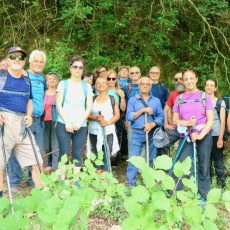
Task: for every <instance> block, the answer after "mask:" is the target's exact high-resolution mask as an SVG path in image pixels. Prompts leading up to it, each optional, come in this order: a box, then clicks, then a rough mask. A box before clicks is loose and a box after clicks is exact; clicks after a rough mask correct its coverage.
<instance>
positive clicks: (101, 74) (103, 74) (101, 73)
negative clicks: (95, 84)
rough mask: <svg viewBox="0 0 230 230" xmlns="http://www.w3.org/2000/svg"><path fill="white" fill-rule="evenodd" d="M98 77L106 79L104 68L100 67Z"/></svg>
mask: <svg viewBox="0 0 230 230" xmlns="http://www.w3.org/2000/svg"><path fill="white" fill-rule="evenodd" d="M98 74H99V77H104V78H106V74H107V70H106V68H105V67H101V68H100V70H99V71H98Z"/></svg>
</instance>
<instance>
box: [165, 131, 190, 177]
mask: <svg viewBox="0 0 230 230" xmlns="http://www.w3.org/2000/svg"><path fill="white" fill-rule="evenodd" d="M188 134H189V132H188V131H187V132H186V134H185V137H184V140H183V141H182V144H181V146H180V148H179V150H178V151H177V154H176V157H175V159H174V161H173V163H172V166H171V168H170V169H169V171H168V174H169V175H170V174H171V173H172V170H173V167H174V166H175V164H176V162H177V161H178V159H179V157H180V154H181V151H182V149H183V147H184V144H185V142H186V141H187V138H188Z"/></svg>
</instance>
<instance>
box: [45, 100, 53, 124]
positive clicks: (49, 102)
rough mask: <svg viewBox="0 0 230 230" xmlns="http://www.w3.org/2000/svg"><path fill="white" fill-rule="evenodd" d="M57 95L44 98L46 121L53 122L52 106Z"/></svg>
mask: <svg viewBox="0 0 230 230" xmlns="http://www.w3.org/2000/svg"><path fill="white" fill-rule="evenodd" d="M55 97H56V96H55V95H45V98H44V110H45V117H44V121H52V105H53V104H54V100H55Z"/></svg>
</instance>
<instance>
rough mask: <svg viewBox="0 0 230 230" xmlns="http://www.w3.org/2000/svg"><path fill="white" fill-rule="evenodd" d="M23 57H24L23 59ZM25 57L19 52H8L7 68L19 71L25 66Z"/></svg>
mask: <svg viewBox="0 0 230 230" xmlns="http://www.w3.org/2000/svg"><path fill="white" fill-rule="evenodd" d="M23 58H24V59H23ZM25 63H26V61H25V57H24V54H23V53H21V52H14V53H11V54H9V56H8V58H7V64H8V66H9V68H10V69H11V70H13V71H19V70H21V69H23V67H24V66H25Z"/></svg>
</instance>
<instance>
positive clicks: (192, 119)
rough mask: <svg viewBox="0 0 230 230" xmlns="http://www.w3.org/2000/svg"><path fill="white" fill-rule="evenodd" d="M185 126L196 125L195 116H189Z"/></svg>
mask: <svg viewBox="0 0 230 230" xmlns="http://www.w3.org/2000/svg"><path fill="white" fill-rule="evenodd" d="M187 124H188V125H187V126H190V127H194V126H195V125H196V118H195V117H191V118H190V119H189V120H188V121H187Z"/></svg>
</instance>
